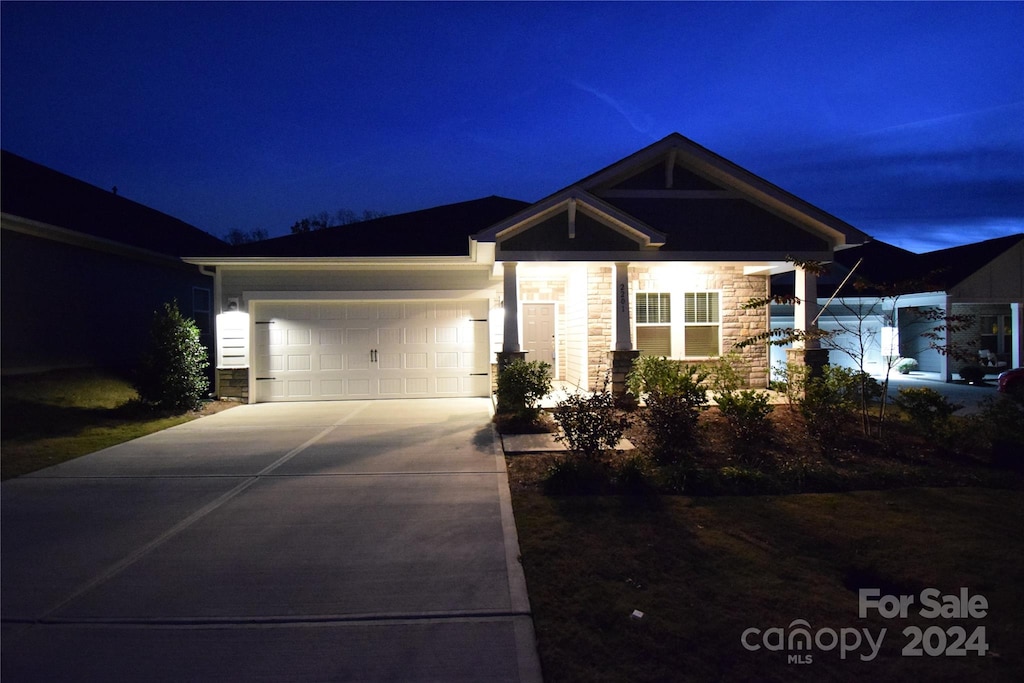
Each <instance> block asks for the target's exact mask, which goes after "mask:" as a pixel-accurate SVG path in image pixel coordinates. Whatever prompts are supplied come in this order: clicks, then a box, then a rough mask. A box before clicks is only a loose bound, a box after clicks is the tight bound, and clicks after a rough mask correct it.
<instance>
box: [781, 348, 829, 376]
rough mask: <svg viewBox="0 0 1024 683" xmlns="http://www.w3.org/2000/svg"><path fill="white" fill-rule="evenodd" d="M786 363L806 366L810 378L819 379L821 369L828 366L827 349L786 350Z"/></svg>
mask: <svg viewBox="0 0 1024 683" xmlns="http://www.w3.org/2000/svg"><path fill="white" fill-rule="evenodd" d="M786 361H787V362H789V363H793V364H794V365H806V366H807V367H809V368H810V369H811V377H821V372H822V368H824V367H825V366H826V365H828V349H786Z"/></svg>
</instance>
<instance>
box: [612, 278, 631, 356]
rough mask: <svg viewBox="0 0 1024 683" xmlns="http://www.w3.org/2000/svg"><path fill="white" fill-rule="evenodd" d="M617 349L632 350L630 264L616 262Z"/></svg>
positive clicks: (615, 342)
mask: <svg viewBox="0 0 1024 683" xmlns="http://www.w3.org/2000/svg"><path fill="white" fill-rule="evenodd" d="M613 348H614V350H615V351H632V350H633V340H632V339H631V338H630V334H629V264H628V263H616V264H615V339H614V346H613Z"/></svg>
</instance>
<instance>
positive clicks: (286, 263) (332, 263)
mask: <svg viewBox="0 0 1024 683" xmlns="http://www.w3.org/2000/svg"><path fill="white" fill-rule="evenodd" d="M182 260H183V261H185V262H186V263H191V264H194V265H197V266H217V267H226V268H230V267H232V266H234V267H239V268H253V267H256V268H265V269H267V270H282V269H287V270H328V269H338V268H344V269H353V270H374V269H381V268H383V269H396V268H397V269H409V268H423V269H425V270H444V269H451V268H459V269H473V268H480V267H481V266H483V267H489V266H490V263H487V262H483V263H481V262H478V261H476V260H474V259H472V258H471V257H469V256H403V257H396V256H379V257H369V256H368V257H345V256H306V257H278V256H240V257H218V256H213V257H205V256H188V257H185V258H183V259H182Z"/></svg>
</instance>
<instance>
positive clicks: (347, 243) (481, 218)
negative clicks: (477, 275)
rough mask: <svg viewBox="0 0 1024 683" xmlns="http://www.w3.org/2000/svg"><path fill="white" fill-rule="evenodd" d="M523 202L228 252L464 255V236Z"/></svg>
mask: <svg viewBox="0 0 1024 683" xmlns="http://www.w3.org/2000/svg"><path fill="white" fill-rule="evenodd" d="M527 206H529V204H527V203H526V202H521V201H518V200H516V199H507V198H505V197H495V196H491V197H485V198H483V199H474V200H471V201H468V202H459V203H457V204H446V205H444V206H436V207H434V208H431V209H423V210H421V211H411V212H409V213H401V214H396V215H394V216H384V217H383V218H374V219H373V220H369V221H363V222H361V223H352V224H350V225H341V226H337V227H333V228H326V229H323V230H314V231H312V232H304V233H298V234H294V235H285V236H284V237H276V238H274V239H269V240H263V241H261V242H252V243H250V244H242V245H239V246H237V247H235V249H234V251H233V252H232V255H233V256H277V257H313V256H465V255H466V254H468V253H469V237H470V236H471V235H475V234H476V233H477V232H479V231H481V230H483V229H484V228H487V227H489V226H491V225H493V224H495V223H497V222H498V221H501V220H504V219H505V218H508V217H509V216H511V215H513V214H515V213H518V212H519V211H522V210H523V209H524V208H526V207H527Z"/></svg>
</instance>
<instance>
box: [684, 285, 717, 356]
mask: <svg viewBox="0 0 1024 683" xmlns="http://www.w3.org/2000/svg"><path fill="white" fill-rule="evenodd" d="M698 294H704V295H705V296H706V295H708V294H714V295H715V303H716V316H715V317H716V321H715V322H688V321H687V320H686V304H687V297H689V296H690V295H694V310H695V311H696V309H697V298H696V295H698ZM682 295H683V296H682V298H683V316H682V318H683V319H682V321H681V322H680V325H682V328H681V330H682V333H683V349H682V351H683V354H682V357H683V358H687V359H690V358H692V359H706V358H719V357H721V355H722V317H723V316H722V290H720V289H703V290H688V291H685V292H683V293H682ZM691 327H694V328H698V327H699V328H715V330H716V334H717V344H716V346H717V348H718V353H717V354H715V355H712V356H708V355H699V356H698V355H689V354H687V353H686V337H687V334H686V332H687V329H688V328H691Z"/></svg>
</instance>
